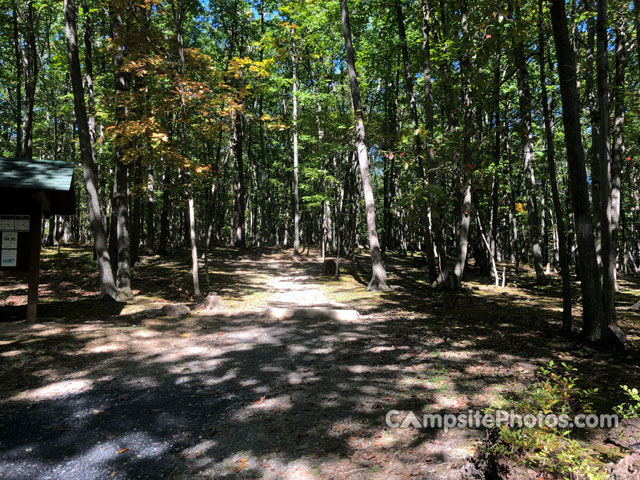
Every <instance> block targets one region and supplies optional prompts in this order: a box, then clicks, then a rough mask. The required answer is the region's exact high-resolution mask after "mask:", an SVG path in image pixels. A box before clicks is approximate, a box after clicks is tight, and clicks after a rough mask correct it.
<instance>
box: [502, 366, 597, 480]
mask: <svg viewBox="0 0 640 480" xmlns="http://www.w3.org/2000/svg"><path fill="white" fill-rule="evenodd" d="M575 372H576V369H575V368H573V367H570V366H568V365H567V364H565V363H561V364H560V366H559V367H558V366H557V365H555V363H554V362H553V361H550V362H549V365H548V366H547V367H543V368H540V370H539V371H538V374H537V380H536V381H535V382H534V383H532V384H531V385H529V386H527V387H524V388H523V389H521V390H519V391H517V392H515V393H514V394H513V395H512V396H510V397H509V398H503V399H502V400H501V401H500V402H499V404H498V407H499V408H501V409H504V410H509V411H511V410H513V411H514V412H516V413H517V414H520V415H527V414H533V415H538V413H542V414H544V415H550V414H553V415H556V416H560V415H567V416H569V417H572V416H574V415H576V414H579V413H581V414H588V413H592V412H593V404H592V402H591V397H592V396H593V395H594V394H595V393H596V392H597V389H582V388H580V387H579V386H578V377H576V375H575ZM498 433H499V441H498V443H497V444H496V445H495V446H493V447H491V448H492V451H493V453H495V454H497V455H503V456H506V457H509V458H512V459H515V460H516V461H518V462H521V463H522V464H524V465H525V466H527V467H530V468H533V469H536V470H537V471H540V472H545V473H548V474H551V475H553V476H554V477H556V478H586V479H590V480H601V479H602V480H604V479H606V478H608V475H607V473H606V471H605V469H604V462H603V460H602V459H601V458H599V457H598V456H597V455H596V454H594V453H593V452H592V451H591V450H590V449H588V448H587V447H585V446H583V445H582V444H581V443H580V442H578V441H577V440H576V439H574V438H572V431H571V429H569V428H558V427H551V426H549V425H548V424H547V423H545V422H543V424H542V425H540V424H536V426H535V427H533V428H526V427H525V426H524V425H522V426H518V425H516V426H514V427H513V428H510V427H507V426H504V425H503V426H501V427H500V428H499V431H498Z"/></svg>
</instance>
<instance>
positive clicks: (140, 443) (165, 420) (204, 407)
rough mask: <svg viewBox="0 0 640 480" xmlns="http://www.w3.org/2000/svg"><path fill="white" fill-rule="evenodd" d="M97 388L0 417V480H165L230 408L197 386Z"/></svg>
mask: <svg viewBox="0 0 640 480" xmlns="http://www.w3.org/2000/svg"><path fill="white" fill-rule="evenodd" d="M113 383H114V382H107V384H104V385H101V386H99V387H98V388H95V389H91V390H90V391H87V392H84V393H81V394H77V395H67V396H63V397H61V398H58V399H56V400H54V401H41V402H38V403H36V404H34V405H27V406H25V408H21V409H17V410H14V411H13V412H10V413H6V414H5V415H3V416H1V417H0V427H1V429H2V437H1V438H0V452H1V453H2V458H1V460H0V478H2V479H7V480H9V479H11V480H23V479H24V480H32V479H43V480H44V479H61V480H62V479H64V480H67V479H87V480H88V479H102V478H114V477H117V478H130V479H147V478H149V479H155V478H163V477H166V476H167V475H168V474H170V473H171V472H172V471H174V470H175V468H176V466H177V465H179V464H180V462H181V461H182V457H181V455H180V452H182V451H184V450H185V449H187V448H189V447H191V446H193V445H195V444H196V443H197V442H198V441H199V440H198V439H199V438H201V437H202V435H203V434H208V433H210V432H208V431H207V430H208V428H209V427H208V426H209V425H212V424H213V422H214V421H215V420H216V417H217V416H219V415H220V414H221V413H222V412H223V411H224V410H225V409H226V408H228V407H229V405H231V404H232V402H233V400H234V394H233V393H231V392H228V391H226V392H220V391H219V390H218V389H216V388H214V387H203V386H201V385H189V384H184V385H175V384H173V385H172V384H163V385H160V386H158V387H156V388H149V389H142V390H137V391H136V390H134V391H130V390H127V391H123V390H122V388H121V385H119V384H113Z"/></svg>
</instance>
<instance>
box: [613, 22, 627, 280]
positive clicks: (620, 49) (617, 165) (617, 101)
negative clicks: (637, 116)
mask: <svg viewBox="0 0 640 480" xmlns="http://www.w3.org/2000/svg"><path fill="white" fill-rule="evenodd" d="M615 51H616V73H615V83H614V91H613V99H614V107H613V110H614V120H613V152H612V159H611V241H612V244H613V246H614V250H615V252H614V259H615V258H616V257H617V248H618V245H619V243H618V237H619V233H618V232H619V226H620V210H621V203H622V164H623V158H624V152H625V145H624V136H623V133H624V121H625V98H624V97H625V70H626V68H627V63H628V60H629V59H628V54H627V30H626V19H625V17H624V14H622V15H621V18H620V21H619V25H618V28H617V29H616V46H615ZM623 264H624V262H623ZM614 286H615V287H616V288H617V278H614Z"/></svg>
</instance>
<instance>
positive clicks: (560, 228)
mask: <svg viewBox="0 0 640 480" xmlns="http://www.w3.org/2000/svg"><path fill="white" fill-rule="evenodd" d="M542 7H543V0H538V9H539V15H538V50H539V51H538V54H539V57H538V58H539V62H540V91H541V92H542V116H543V119H544V131H545V138H546V144H547V162H548V165H549V180H550V182H551V196H552V198H553V207H554V213H555V219H556V228H557V232H558V257H559V261H560V272H561V275H562V329H563V330H564V331H566V332H571V328H572V319H571V272H570V271H569V254H568V252H567V238H566V231H565V223H564V212H563V208H562V203H561V202H560V192H559V190H558V172H557V168H556V158H555V144H554V135H553V133H554V132H553V124H552V119H551V113H550V112H549V98H548V95H547V75H546V71H545V44H546V42H545V38H544V31H543V28H544V27H543V26H544V23H543V22H544V18H543V14H542ZM552 105H553V102H552ZM553 110H554V109H553V108H552V109H551V111H553Z"/></svg>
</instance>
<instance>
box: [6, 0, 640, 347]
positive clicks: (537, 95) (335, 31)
mask: <svg viewBox="0 0 640 480" xmlns="http://www.w3.org/2000/svg"><path fill="white" fill-rule="evenodd" d="M609 3H610V4H607V3H606V2H599V3H598V4H597V5H593V3H592V2H587V1H584V2H572V3H571V4H569V5H566V6H565V5H564V2H550V3H549V2H544V1H542V0H540V1H538V2H537V3H536V2H531V3H519V4H517V3H516V2H500V1H497V2H481V3H476V4H474V5H471V6H470V5H468V4H467V2H466V1H461V2H460V3H459V4H456V5H454V4H452V3H451V2H438V3H436V2H429V1H426V0H424V1H421V2H402V1H399V0H398V1H396V2H395V3H393V4H388V3H385V2H376V1H371V2H355V3H354V5H352V6H350V5H348V4H347V2H344V1H343V2H341V3H340V4H338V3H336V2H309V1H290V2H285V1H283V2H277V1H267V0H265V1H260V2H246V1H240V0H237V1H229V2H213V3H211V4H200V3H198V2H189V1H180V2H167V3H165V2H161V1H152V2H142V3H136V2H131V3H130V2H126V1H123V2H118V1H113V2H108V3H105V4H102V3H95V4H92V3H90V2H87V1H85V2H82V3H81V4H80V5H75V4H74V2H73V1H70V2H67V3H65V4H64V5H60V3H59V2H46V1H43V2H40V3H34V2H33V1H28V2H26V3H24V4H20V3H18V2H15V1H14V2H11V3H6V4H5V5H3V9H4V11H5V16H4V20H3V22H2V30H3V34H2V45H1V48H2V51H3V54H2V58H3V60H2V62H3V65H2V77H3V78H2V86H1V88H2V90H1V92H0V99H1V101H2V103H1V108H2V111H3V115H2V121H1V124H0V139H1V142H2V143H0V148H1V151H2V154H3V155H4V156H8V157H11V156H14V157H18V158H27V159H28V158H33V157H37V158H47V159H56V160H58V159H60V160H65V161H73V162H76V163H77V165H78V169H80V165H82V175H80V174H79V175H78V178H84V183H85V185H84V187H86V188H83V186H82V185H81V183H82V182H77V183H78V185H77V189H78V198H80V199H81V202H80V205H79V206H78V215H77V216H75V217H73V218H70V219H64V218H58V219H57V218H52V219H51V220H50V222H49V224H48V226H47V232H48V234H47V242H48V244H50V245H52V244H53V243H54V242H56V241H58V239H59V238H62V239H64V241H70V240H73V241H77V242H85V241H89V240H90V239H93V241H94V242H95V249H96V254H97V257H98V265H99V268H100V275H101V291H102V293H103V294H105V295H109V296H112V297H114V298H115V297H117V296H118V295H120V296H122V295H124V297H127V296H130V290H131V281H132V273H131V272H132V265H133V264H135V262H136V261H137V260H138V258H139V256H140V255H142V254H146V253H155V252H157V253H160V254H166V253H167V252H169V251H172V250H173V249H175V248H177V247H181V246H189V247H190V248H191V249H192V252H193V253H192V257H193V260H192V261H193V266H192V269H193V292H194V295H195V297H199V296H200V295H201V287H200V285H199V272H198V270H199V268H198V260H197V259H198V256H199V255H203V256H204V257H203V258H205V259H206V252H207V251H208V249H209V247H210V246H211V245H212V244H232V245H235V246H237V247H240V248H247V247H254V246H255V247H262V246H279V247H293V251H294V254H298V253H300V252H301V251H302V250H303V249H304V246H305V245H306V246H314V247H320V248H321V250H322V252H323V255H325V254H326V255H334V254H335V256H336V257H337V259H338V263H339V259H340V257H342V256H348V255H349V254H350V252H354V251H355V250H356V249H358V248H360V247H361V246H363V245H365V246H366V245H368V248H369V249H370V252H371V262H372V266H373V274H372V278H371V282H370V283H369V285H368V287H369V288H370V289H374V290H385V289H387V288H388V285H387V283H386V272H385V269H384V262H383V258H384V255H385V253H386V252H387V251H388V250H397V251H401V252H407V251H417V252H422V255H423V256H424V258H425V262H426V265H425V276H427V277H428V279H429V280H430V281H432V282H435V284H436V285H437V286H440V287H443V288H459V286H460V285H461V282H462V279H463V278H464V270H465V265H466V263H467V261H468V258H470V257H472V258H474V259H475V263H476V265H477V266H479V268H480V269H481V270H482V271H483V272H484V273H486V274H487V275H491V276H492V277H493V278H494V279H495V282H496V284H499V282H501V279H500V275H501V272H500V271H499V270H498V268H497V265H498V263H499V262H502V261H504V262H510V263H514V264H515V265H516V270H517V267H518V266H519V264H532V265H533V266H534V268H535V272H536V282H537V283H538V284H539V285H544V284H545V283H546V281H547V275H548V273H549V268H555V269H557V270H559V271H560V272H561V275H562V278H563V283H564V289H565V302H566V303H565V305H564V328H566V329H568V330H570V329H571V305H570V297H569V293H568V292H569V291H570V282H571V268H572V267H574V266H575V267H576V270H577V271H578V272H579V274H580V279H581V285H582V291H583V298H584V299H585V302H584V309H583V315H584V326H583V333H584V335H585V336H586V338H588V339H589V340H590V341H592V342H603V343H607V344H610V345H613V344H616V343H618V344H621V343H624V336H623V333H622V332H621V331H620V330H619V328H618V327H617V326H616V320H615V303H614V299H613V297H614V294H615V290H616V274H617V272H618V271H623V272H625V273H627V272H630V273H634V274H635V273H638V271H639V270H640V267H639V266H638V264H639V263H640V235H639V234H638V231H637V230H638V228H637V225H638V224H639V218H638V215H639V211H640V205H639V203H638V202H639V200H638V198H639V195H640V193H639V192H638V191H637V187H638V185H637V183H638V182H637V178H638V169H639V168H640V167H639V162H638V161H637V160H636V159H634V157H637V156H638V144H637V142H636V141H634V139H637V131H638V122H637V119H636V115H635V112H636V111H637V104H636V100H635V96H634V95H632V94H630V93H632V92H634V91H635V90H636V86H637V81H638V74H639V71H638V58H639V57H640V44H639V42H638V35H640V33H639V32H638V22H639V16H638V8H637V7H636V6H635V5H634V4H633V2H609ZM365 248H366V247H365ZM205 268H206V267H205ZM598 272H601V273H598ZM598 277H601V279H602V280H601V281H600V282H599V281H598Z"/></svg>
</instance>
